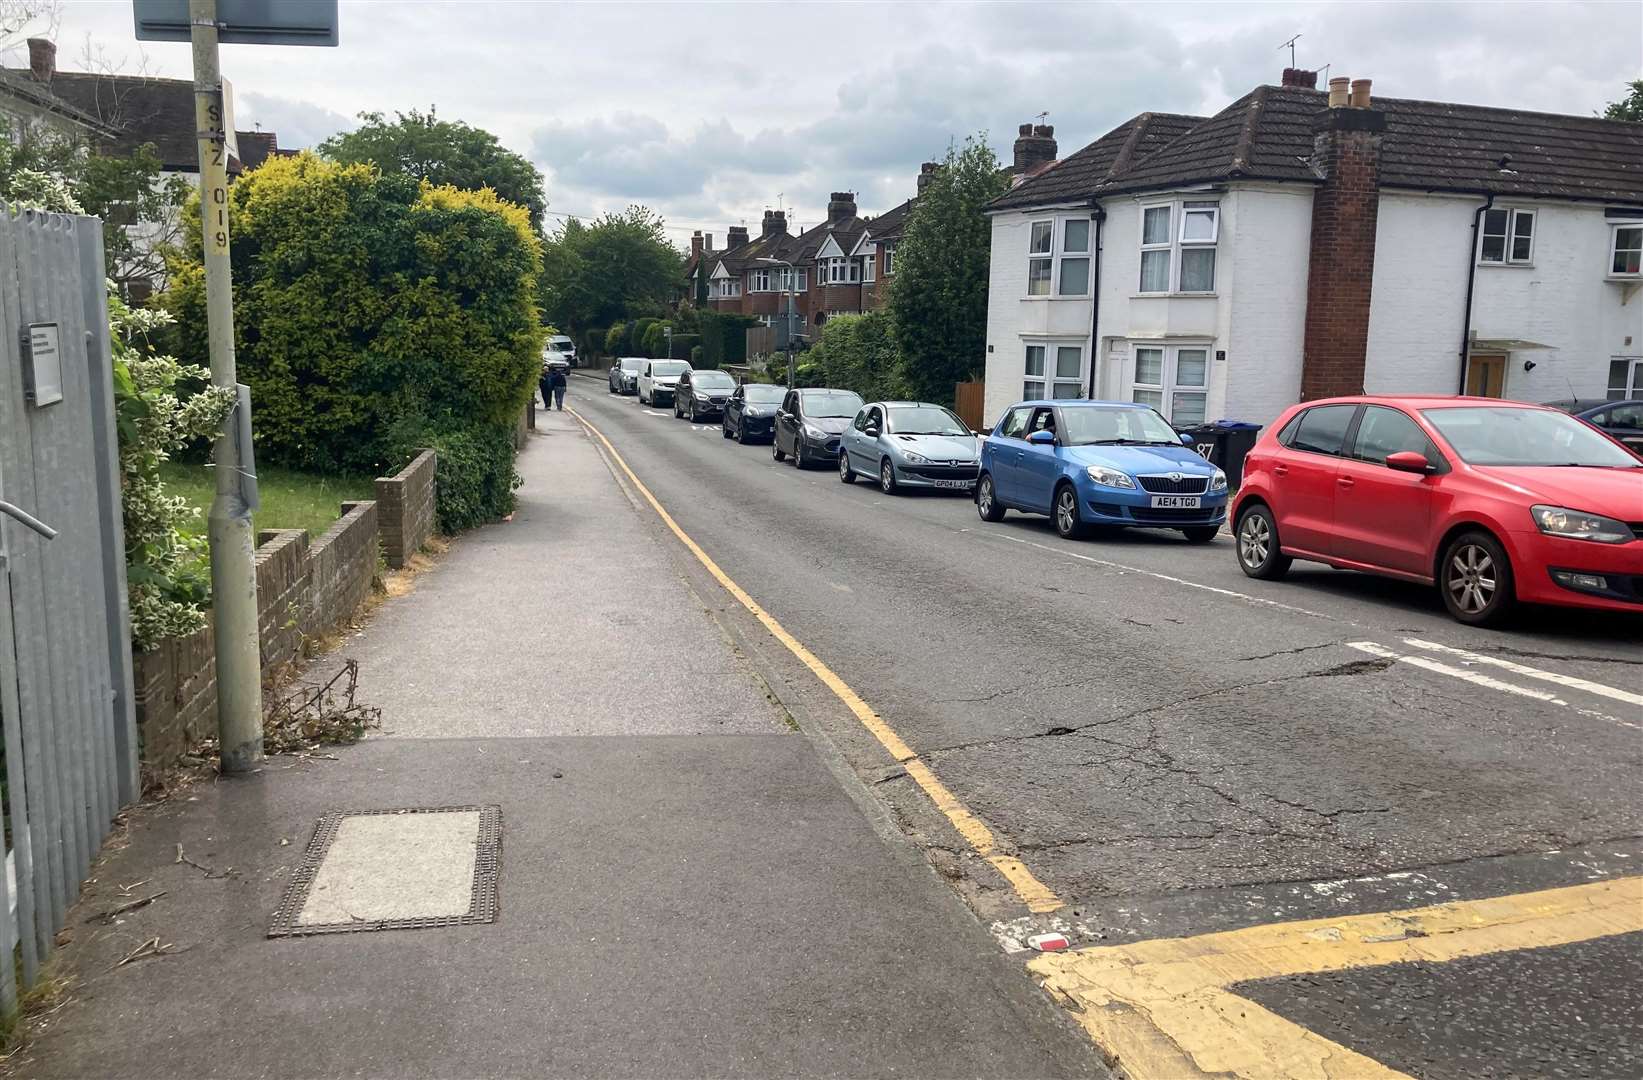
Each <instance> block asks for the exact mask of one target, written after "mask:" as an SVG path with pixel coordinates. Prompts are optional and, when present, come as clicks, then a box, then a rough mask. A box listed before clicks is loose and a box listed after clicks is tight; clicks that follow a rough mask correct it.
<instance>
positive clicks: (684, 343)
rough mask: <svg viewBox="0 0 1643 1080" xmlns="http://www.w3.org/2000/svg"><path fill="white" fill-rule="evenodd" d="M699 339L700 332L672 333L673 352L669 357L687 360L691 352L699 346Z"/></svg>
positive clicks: (700, 337) (700, 338) (700, 339)
mask: <svg viewBox="0 0 1643 1080" xmlns="http://www.w3.org/2000/svg"><path fill="white" fill-rule="evenodd" d="M701 341H702V335H700V334H674V335H673V352H672V354H671V355H670V356H669V359H670V360H688V359H689V358H690V356H691V354H692V353H694V352H695V351H696V350H697V349H699V348H701ZM695 366H696V365H695V364H692V365H691V367H695Z"/></svg>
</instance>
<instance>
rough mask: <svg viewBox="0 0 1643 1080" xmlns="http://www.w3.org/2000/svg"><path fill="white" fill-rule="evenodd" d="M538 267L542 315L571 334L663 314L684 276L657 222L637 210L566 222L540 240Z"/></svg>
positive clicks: (676, 252)
mask: <svg viewBox="0 0 1643 1080" xmlns="http://www.w3.org/2000/svg"><path fill="white" fill-rule="evenodd" d="M542 264H543V265H542V310H543V313H544V315H545V317H546V318H548V319H550V320H552V322H553V324H554V325H555V326H569V327H572V328H573V329H572V330H571V331H570V332H571V333H580V332H581V331H582V330H584V329H586V328H587V327H590V326H611V325H613V324H615V323H618V322H621V321H623V320H626V319H631V318H632V317H637V316H643V315H655V314H657V313H659V312H661V311H663V310H664V309H665V308H666V306H667V305H668V303H669V302H670V301H671V300H672V299H673V294H674V289H675V287H676V286H677V285H678V282H679V278H680V275H681V274H683V272H684V262H683V256H682V255H681V254H680V252H679V250H678V249H677V248H675V247H674V246H673V245H672V244H669V243H668V242H667V237H666V234H665V232H664V231H663V222H662V218H661V216H660V215H658V214H657V213H656V212H655V211H653V210H651V209H650V208H649V207H645V206H630V207H628V208H627V209H626V210H624V211H623V212H621V213H620V214H616V213H607V214H604V215H602V216H600V217H598V218H595V219H594V220H593V221H592V222H591V223H588V224H584V223H582V222H581V221H578V220H577V219H575V218H572V219H570V220H569V221H567V222H565V224H564V225H562V226H561V227H560V228H559V229H557V230H556V231H555V232H554V233H552V234H551V235H549V236H548V238H547V240H546V241H545V242H544V244H543V259H542ZM630 344H632V345H633V346H634V347H635V348H637V347H638V345H639V344H640V343H639V342H630Z"/></svg>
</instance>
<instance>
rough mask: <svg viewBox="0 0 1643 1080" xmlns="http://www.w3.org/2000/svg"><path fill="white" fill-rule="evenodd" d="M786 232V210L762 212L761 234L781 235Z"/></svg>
mask: <svg viewBox="0 0 1643 1080" xmlns="http://www.w3.org/2000/svg"><path fill="white" fill-rule="evenodd" d="M786 232H787V211H786V210H766V211H765V212H764V228H763V230H762V231H761V233H760V235H761V236H772V235H781V234H785V233H786Z"/></svg>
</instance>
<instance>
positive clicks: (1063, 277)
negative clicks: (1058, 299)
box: [1027, 217, 1090, 296]
mask: <svg viewBox="0 0 1643 1080" xmlns="http://www.w3.org/2000/svg"><path fill="white" fill-rule="evenodd" d="M1052 291H1053V292H1054V294H1055V295H1056V296H1088V295H1089V292H1090V219H1089V218H1087V217H1068V218H1059V219H1055V220H1051V221H1035V222H1033V223H1032V231H1031V233H1030V234H1029V235H1028V237H1027V295H1028V296H1049V295H1051V292H1052Z"/></svg>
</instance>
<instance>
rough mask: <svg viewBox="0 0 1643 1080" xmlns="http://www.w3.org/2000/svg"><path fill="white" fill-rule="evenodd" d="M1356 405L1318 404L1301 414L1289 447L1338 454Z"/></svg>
mask: <svg viewBox="0 0 1643 1080" xmlns="http://www.w3.org/2000/svg"><path fill="white" fill-rule="evenodd" d="M1357 411H1358V407H1357V406H1356V405H1320V406H1318V407H1317V408H1315V409H1308V410H1307V411H1306V412H1304V413H1302V414H1301V423H1300V426H1299V427H1297V428H1296V429H1295V434H1294V436H1293V437H1292V438H1291V439H1290V443H1289V446H1290V449H1292V450H1306V451H1309V452H1310V453H1314V454H1339V453H1340V452H1341V447H1342V445H1343V444H1344V443H1345V442H1346V429H1347V428H1349V427H1351V426H1352V416H1353V414H1354V413H1356V412H1357Z"/></svg>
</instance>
